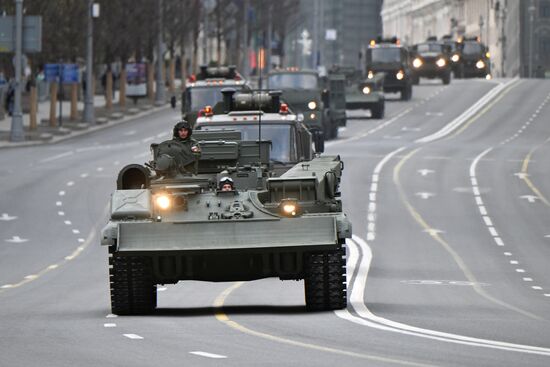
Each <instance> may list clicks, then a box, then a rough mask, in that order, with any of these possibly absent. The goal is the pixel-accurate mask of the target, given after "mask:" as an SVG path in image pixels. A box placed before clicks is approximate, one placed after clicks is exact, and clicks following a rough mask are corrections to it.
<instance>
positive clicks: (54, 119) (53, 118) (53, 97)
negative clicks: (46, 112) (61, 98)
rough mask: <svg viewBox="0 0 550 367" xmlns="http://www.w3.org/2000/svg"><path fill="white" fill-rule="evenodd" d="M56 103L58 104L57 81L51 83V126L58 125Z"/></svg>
mask: <svg viewBox="0 0 550 367" xmlns="http://www.w3.org/2000/svg"><path fill="white" fill-rule="evenodd" d="M56 104H57V83H56V82H51V83H50V126H51V127H56V126H57V115H56V108H55V107H56Z"/></svg>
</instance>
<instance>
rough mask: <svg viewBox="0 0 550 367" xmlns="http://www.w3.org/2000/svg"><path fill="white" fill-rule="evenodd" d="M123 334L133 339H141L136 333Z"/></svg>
mask: <svg viewBox="0 0 550 367" xmlns="http://www.w3.org/2000/svg"><path fill="white" fill-rule="evenodd" d="M122 335H124V336H125V337H127V338H128V339H134V340H141V339H143V337H142V336H139V335H137V334H122Z"/></svg>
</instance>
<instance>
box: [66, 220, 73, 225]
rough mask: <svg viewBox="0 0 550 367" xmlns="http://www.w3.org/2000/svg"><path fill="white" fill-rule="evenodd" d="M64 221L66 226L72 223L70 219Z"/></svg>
mask: <svg viewBox="0 0 550 367" xmlns="http://www.w3.org/2000/svg"><path fill="white" fill-rule="evenodd" d="M64 223H65V224H66V225H68V226H70V225H71V224H73V223H72V222H71V221H70V220H66V221H65V222H64Z"/></svg>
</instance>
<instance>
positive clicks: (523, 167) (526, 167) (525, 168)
mask: <svg viewBox="0 0 550 367" xmlns="http://www.w3.org/2000/svg"><path fill="white" fill-rule="evenodd" d="M548 142H550V138H548V139H546V140H545V141H544V142H543V143H542V144H540V145H537V146H535V147H533V148H532V149H531V150H530V151H529V153H528V154H527V156H526V157H525V158H524V160H523V163H522V165H521V172H520V174H521V175H523V181H524V182H525V183H526V184H527V186H528V187H529V188H530V189H531V191H532V192H533V193H534V194H535V195H536V196H537V197H538V198H539V199H540V200H541V201H542V202H543V203H544V204H545V205H546V206H550V201H549V200H548V199H547V198H546V197H545V196H544V195H543V194H542V193H541V192H540V190H539V189H538V188H537V187H536V186H535V185H534V184H533V182H532V181H531V179H530V178H529V173H528V170H529V163H530V162H531V161H532V160H531V158H532V156H533V154H534V153H535V151H537V150H538V149H539V148H540V147H542V146H543V145H545V144H547V143H548Z"/></svg>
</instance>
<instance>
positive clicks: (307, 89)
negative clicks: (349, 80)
mask: <svg viewBox="0 0 550 367" xmlns="http://www.w3.org/2000/svg"><path fill="white" fill-rule="evenodd" d="M267 83H268V87H269V88H270V89H278V90H281V91H282V93H283V98H284V100H285V102H286V103H288V105H289V107H290V108H291V109H292V110H293V111H294V112H296V113H301V114H303V115H304V123H305V125H306V126H307V127H308V128H309V129H310V130H311V131H312V133H314V134H318V135H321V138H322V139H324V140H329V139H335V138H337V137H338V128H339V127H341V126H345V125H346V96H345V83H346V81H345V76H344V75H342V74H336V73H329V74H328V76H325V77H320V76H319V74H318V73H317V71H315V70H305V69H298V68H294V67H290V68H286V69H276V70H273V71H271V72H270V73H269V74H268V80H267Z"/></svg>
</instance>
